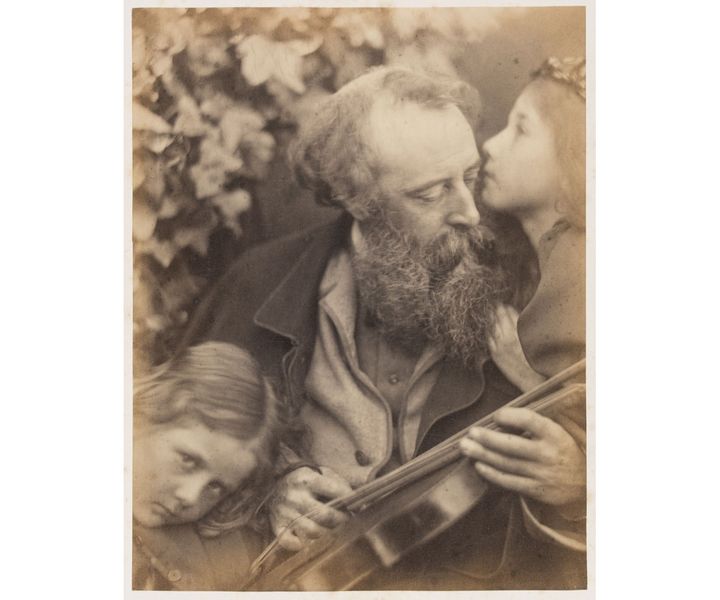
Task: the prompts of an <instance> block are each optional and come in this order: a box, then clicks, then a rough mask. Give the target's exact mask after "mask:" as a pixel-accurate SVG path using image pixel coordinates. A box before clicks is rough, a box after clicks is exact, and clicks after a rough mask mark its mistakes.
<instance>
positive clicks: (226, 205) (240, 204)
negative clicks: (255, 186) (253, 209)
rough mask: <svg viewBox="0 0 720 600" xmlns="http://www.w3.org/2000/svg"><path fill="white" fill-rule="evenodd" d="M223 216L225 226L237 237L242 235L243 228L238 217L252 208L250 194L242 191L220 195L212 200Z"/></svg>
mask: <svg viewBox="0 0 720 600" xmlns="http://www.w3.org/2000/svg"><path fill="white" fill-rule="evenodd" d="M212 203H213V204H214V205H215V206H217V208H218V210H219V211H220V215H221V216H222V222H223V224H224V225H225V226H226V227H227V228H228V229H230V230H231V231H232V232H233V233H234V234H235V235H236V236H237V237H240V235H241V234H242V228H241V227H240V223H239V221H238V217H239V216H240V215H241V214H242V213H244V212H245V211H247V210H248V209H249V208H250V204H251V197H250V194H249V193H248V192H247V191H245V190H242V189H236V190H233V191H231V192H225V193H223V194H218V195H217V196H215V197H214V198H213V199H212Z"/></svg>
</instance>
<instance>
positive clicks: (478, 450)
mask: <svg viewBox="0 0 720 600" xmlns="http://www.w3.org/2000/svg"><path fill="white" fill-rule="evenodd" d="M460 449H461V450H462V451H463V454H465V455H466V456H468V457H470V458H472V459H473V460H476V461H480V462H481V463H485V464H486V465H490V466H492V467H494V468H495V469H497V470H498V471H502V472H503V473H514V474H516V475H529V474H530V472H531V470H532V469H533V464H532V463H528V461H526V460H518V459H517V458H512V457H508V456H505V455H503V454H498V453H497V452H494V451H492V450H489V449H487V448H486V447H484V446H482V445H481V444H478V443H477V442H474V441H472V440H469V439H467V438H465V439H464V440H462V441H461V442H460Z"/></svg>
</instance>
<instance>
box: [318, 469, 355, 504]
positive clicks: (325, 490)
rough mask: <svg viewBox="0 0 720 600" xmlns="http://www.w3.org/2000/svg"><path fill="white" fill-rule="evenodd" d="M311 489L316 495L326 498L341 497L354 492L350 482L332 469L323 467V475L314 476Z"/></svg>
mask: <svg viewBox="0 0 720 600" xmlns="http://www.w3.org/2000/svg"><path fill="white" fill-rule="evenodd" d="M310 489H311V490H312V492H313V493H314V494H315V495H316V496H322V497H324V498H341V497H342V496H346V495H347V494H349V493H350V492H352V488H351V487H350V484H349V483H348V482H347V481H345V480H344V479H343V478H342V477H340V476H339V475H336V474H335V472H334V471H332V470H330V469H327V470H326V469H323V474H322V475H319V474H318V475H317V476H316V477H314V478H313V479H312V480H311V481H310Z"/></svg>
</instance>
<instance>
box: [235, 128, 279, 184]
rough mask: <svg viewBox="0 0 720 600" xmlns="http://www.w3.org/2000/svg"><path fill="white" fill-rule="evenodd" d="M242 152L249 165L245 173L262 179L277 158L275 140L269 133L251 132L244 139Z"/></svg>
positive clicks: (241, 146) (241, 147)
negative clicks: (274, 157)
mask: <svg viewBox="0 0 720 600" xmlns="http://www.w3.org/2000/svg"><path fill="white" fill-rule="evenodd" d="M240 150H241V152H242V156H243V159H244V160H245V163H246V164H247V169H246V170H245V173H246V174H247V175H250V176H252V177H257V178H261V179H262V178H264V177H266V175H267V170H268V166H269V163H270V161H271V160H272V159H273V156H275V138H274V137H273V136H272V135H270V134H269V133H268V132H267V131H251V132H250V133H247V134H246V135H245V136H244V137H243V139H242V142H241V143H240Z"/></svg>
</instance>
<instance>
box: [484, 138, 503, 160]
mask: <svg viewBox="0 0 720 600" xmlns="http://www.w3.org/2000/svg"><path fill="white" fill-rule="evenodd" d="M500 133H502V132H500ZM500 133H498V134H496V135H494V136H492V137H491V138H490V139H488V140H485V143H484V144H483V145H482V148H481V150H480V154H481V155H482V157H483V162H487V161H488V159H490V158H492V157H493V156H494V154H495V151H496V149H497V143H498V139H499V138H500Z"/></svg>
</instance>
